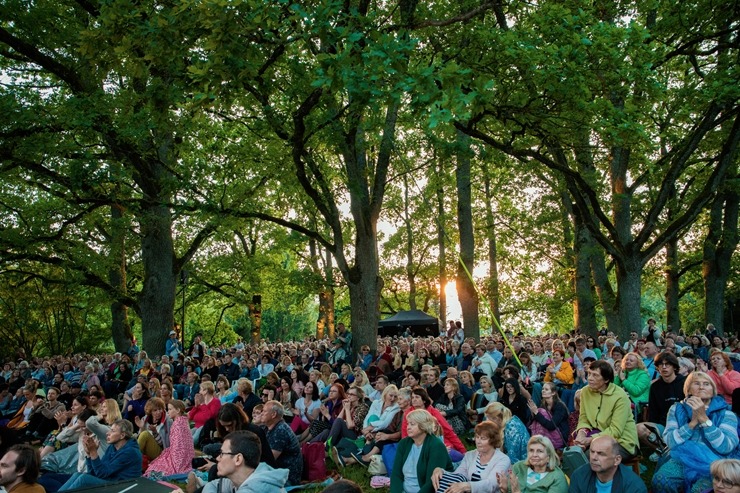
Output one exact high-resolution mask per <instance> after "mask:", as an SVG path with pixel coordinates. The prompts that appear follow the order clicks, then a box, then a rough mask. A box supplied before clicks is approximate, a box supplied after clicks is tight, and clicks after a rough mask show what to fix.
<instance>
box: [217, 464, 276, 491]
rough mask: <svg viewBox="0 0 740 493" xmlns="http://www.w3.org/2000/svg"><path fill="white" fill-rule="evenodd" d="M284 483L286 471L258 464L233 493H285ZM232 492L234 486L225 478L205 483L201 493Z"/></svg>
mask: <svg viewBox="0 0 740 493" xmlns="http://www.w3.org/2000/svg"><path fill="white" fill-rule="evenodd" d="M286 481H288V470H287V469H274V468H272V467H270V466H268V465H267V464H265V463H260V465H259V466H257V469H255V470H254V472H253V473H252V474H250V475H249V477H248V478H247V480H246V481H244V482H243V483H242V484H241V486H239V488H237V489H236V492H235V493H285V483H286ZM232 491H234V485H233V483H232V482H231V480H229V479H227V478H221V479H215V480H213V481H211V482H209V483H206V485H205V487H204V488H203V493H231V492H232Z"/></svg>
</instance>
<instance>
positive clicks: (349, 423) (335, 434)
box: [311, 386, 368, 447]
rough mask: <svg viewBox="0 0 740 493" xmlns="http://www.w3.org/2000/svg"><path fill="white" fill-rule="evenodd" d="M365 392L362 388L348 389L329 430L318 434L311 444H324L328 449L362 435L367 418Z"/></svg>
mask: <svg viewBox="0 0 740 493" xmlns="http://www.w3.org/2000/svg"><path fill="white" fill-rule="evenodd" d="M367 411H368V406H367V404H365V391H364V390H362V387H354V386H353V387H350V388H349V390H348V391H347V397H346V398H345V399H344V400H343V401H342V409H341V410H340V411H339V415H338V416H337V417H336V419H335V420H334V422H333V423H332V425H331V428H330V429H328V430H324V431H322V432H321V433H319V434H318V435H317V436H316V437H315V438H314V439H313V440H311V441H312V442H324V443H326V444H328V445H329V446H330V447H331V445H332V444H337V443H339V442H340V441H341V440H342V438H349V439H350V440H355V439H357V437H358V436H360V435H361V434H362V424H363V422H364V421H365V416H367Z"/></svg>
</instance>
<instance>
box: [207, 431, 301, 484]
mask: <svg viewBox="0 0 740 493" xmlns="http://www.w3.org/2000/svg"><path fill="white" fill-rule="evenodd" d="M261 454H262V445H261V443H260V439H259V438H258V437H257V435H255V434H254V433H252V432H251V431H246V430H242V431H234V432H231V433H229V434H228V435H226V438H225V439H224V443H223V446H222V448H221V452H220V453H219V455H218V476H219V478H220V479H215V480H213V481H210V482H208V483H206V485H205V487H204V488H203V493H220V492H223V491H238V492H239V493H282V492H284V491H285V484H286V481H287V480H288V470H287V469H273V468H272V467H271V466H269V465H267V464H265V463H261V462H260V456H261Z"/></svg>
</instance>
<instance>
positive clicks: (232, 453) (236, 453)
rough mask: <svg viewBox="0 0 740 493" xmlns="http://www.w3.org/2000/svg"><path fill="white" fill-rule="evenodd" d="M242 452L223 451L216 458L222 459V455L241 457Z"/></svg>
mask: <svg viewBox="0 0 740 493" xmlns="http://www.w3.org/2000/svg"><path fill="white" fill-rule="evenodd" d="M240 453H241V452H224V451H223V450H222V451H221V452H219V454H218V455H217V456H216V457H221V456H222V455H239V454H240Z"/></svg>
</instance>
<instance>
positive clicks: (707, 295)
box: [702, 172, 740, 334]
mask: <svg viewBox="0 0 740 493" xmlns="http://www.w3.org/2000/svg"><path fill="white" fill-rule="evenodd" d="M734 181H737V172H735V173H734V179H733V180H729V181H728V185H726V186H725V187H723V189H722V190H721V191H720V193H718V194H717V197H716V198H715V200H714V202H713V203H712V207H711V209H710V212H709V231H708V232H707V237H706V239H705V240H704V248H703V258H702V260H703V261H702V278H703V280H704V322H705V324H708V323H712V324H714V326H715V327H716V328H717V330H718V331H719V333H720V334H723V333H724V307H725V290H726V289H727V279H728V277H729V275H730V263H731V261H732V255H733V254H734V253H735V251H736V249H737V244H738V203H739V202H740V200H739V195H738V192H737V186H735V187H732V186H730V185H729V183H732V182H734Z"/></svg>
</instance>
